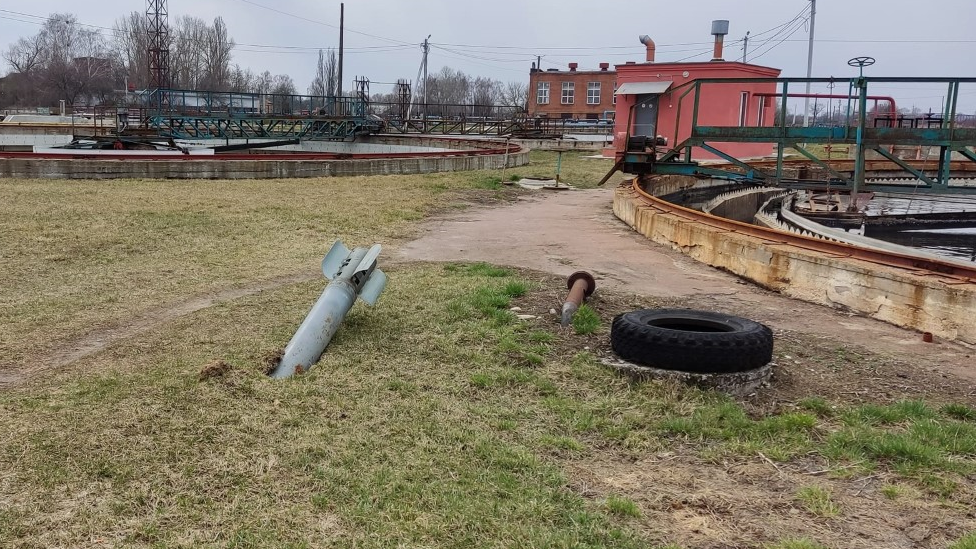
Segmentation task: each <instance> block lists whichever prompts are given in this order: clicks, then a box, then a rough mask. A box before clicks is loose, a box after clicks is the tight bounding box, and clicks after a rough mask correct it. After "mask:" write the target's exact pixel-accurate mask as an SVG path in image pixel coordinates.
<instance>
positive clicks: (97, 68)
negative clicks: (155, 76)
mask: <svg viewBox="0 0 976 549" xmlns="http://www.w3.org/2000/svg"><path fill="white" fill-rule="evenodd" d="M108 34H110V36H106V35H105V34H103V33H102V31H101V30H99V29H94V28H90V27H88V26H86V25H83V24H81V23H79V22H78V19H77V17H76V16H75V15H73V14H54V15H52V16H50V17H49V18H48V19H47V20H46V22H45V23H44V25H43V27H42V28H41V30H40V31H39V32H38V33H37V34H35V35H33V36H29V37H24V38H20V39H19V40H17V41H16V42H14V43H13V44H11V45H10V46H9V47H8V48H7V49H6V50H5V51H4V52H3V54H2V57H3V59H4V60H5V61H6V62H7V64H8V66H9V69H10V72H9V73H8V74H7V76H6V77H5V78H3V79H2V80H0V107H10V106H50V105H56V104H57V103H58V101H59V100H64V101H66V102H67V103H68V104H69V105H93V104H102V105H106V104H108V105H111V104H114V103H115V101H117V100H118V99H120V97H119V95H120V94H119V93H118V92H119V91H121V90H124V89H125V88H126V86H130V85H131V86H133V87H135V88H136V89H139V90H143V89H146V88H147V87H148V86H149V53H148V50H149V34H148V28H147V21H146V16H145V14H144V13H140V12H132V13H130V14H129V15H127V16H125V17H123V18H121V19H118V20H117V21H116V22H115V24H114V25H113V30H112V32H111V33H108ZM233 48H234V39H233V38H231V37H230V35H229V32H228V29H227V25H226V24H225V23H224V20H223V19H222V18H221V17H217V18H216V19H214V20H213V22H212V23H207V22H206V21H204V20H202V19H199V18H196V17H190V16H180V17H177V18H176V19H175V20H174V21H173V22H172V24H171V25H170V35H169V48H168V49H169V66H170V87H172V88H181V89H201V90H213V91H235V92H253V93H281V94H293V93H297V92H296V89H295V83H294V81H293V80H292V78H291V77H290V76H289V75H287V74H278V75H273V74H271V72H269V71H265V72H263V73H260V74H258V73H254V72H252V71H251V69H249V68H242V67H241V66H239V65H237V64H232V56H231V52H232V50H233Z"/></svg>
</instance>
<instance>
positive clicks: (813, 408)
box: [796, 397, 834, 417]
mask: <svg viewBox="0 0 976 549" xmlns="http://www.w3.org/2000/svg"><path fill="white" fill-rule="evenodd" d="M796 405H797V406H798V407H799V408H800V409H803V410H806V411H808V412H813V413H814V414H817V415H818V416H820V417H831V416H833V415H834V408H833V407H832V406H831V405H830V403H828V402H827V401H826V400H824V399H822V398H820V397H809V398H804V399H801V400H799V401H798V402H797V403H796Z"/></svg>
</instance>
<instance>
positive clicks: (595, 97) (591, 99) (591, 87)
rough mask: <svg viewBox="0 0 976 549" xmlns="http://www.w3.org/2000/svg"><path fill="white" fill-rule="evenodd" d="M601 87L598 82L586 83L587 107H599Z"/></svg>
mask: <svg viewBox="0 0 976 549" xmlns="http://www.w3.org/2000/svg"><path fill="white" fill-rule="evenodd" d="M602 87H603V86H602V85H601V84H600V82H587V83H586V104H587V105H599V104H600V95H601V93H602V90H601V88H602ZM594 92H595V93H594Z"/></svg>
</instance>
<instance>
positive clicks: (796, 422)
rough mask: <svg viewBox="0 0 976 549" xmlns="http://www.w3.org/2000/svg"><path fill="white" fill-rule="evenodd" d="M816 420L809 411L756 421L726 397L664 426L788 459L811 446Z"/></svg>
mask: <svg viewBox="0 0 976 549" xmlns="http://www.w3.org/2000/svg"><path fill="white" fill-rule="evenodd" d="M816 422H817V420H816V417H814V416H812V415H809V414H806V413H789V414H783V415H776V416H769V417H765V418H762V419H758V420H754V419H751V418H749V417H748V416H747V415H746V413H745V411H744V410H743V409H742V407H741V406H740V405H738V404H737V403H735V402H732V401H731V400H725V399H722V400H719V401H717V402H715V403H712V404H709V405H706V406H702V407H700V408H698V409H697V410H695V412H694V414H692V415H691V416H690V417H672V418H669V419H666V420H665V421H664V422H663V423H662V424H661V428H662V429H663V430H664V432H666V433H670V434H674V435H680V436H682V437H684V438H687V439H690V440H696V441H706V440H717V441H720V442H722V444H723V445H724V448H725V450H726V451H730V452H734V453H746V454H752V455H755V454H757V453H760V452H762V453H763V455H765V456H767V457H769V458H770V459H774V460H778V461H785V460H788V459H790V458H791V457H793V456H795V455H798V454H800V453H803V452H806V451H808V450H809V449H810V447H811V442H812V438H811V437H812V433H811V432H812V430H813V428H814V426H815V425H816Z"/></svg>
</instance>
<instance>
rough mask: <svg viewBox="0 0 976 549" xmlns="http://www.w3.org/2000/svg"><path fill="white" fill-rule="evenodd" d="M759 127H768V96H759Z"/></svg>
mask: <svg viewBox="0 0 976 549" xmlns="http://www.w3.org/2000/svg"><path fill="white" fill-rule="evenodd" d="M756 122H757V125H758V126H759V127H760V128H761V127H763V126H765V125H766V96H765V95H761V96H759V117H758V120H756Z"/></svg>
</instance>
